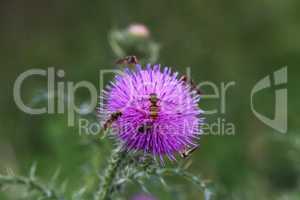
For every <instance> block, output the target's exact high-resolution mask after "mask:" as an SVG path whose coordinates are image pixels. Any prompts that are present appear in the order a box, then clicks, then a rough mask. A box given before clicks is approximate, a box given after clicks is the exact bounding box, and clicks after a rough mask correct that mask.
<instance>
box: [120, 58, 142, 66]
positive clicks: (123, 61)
mask: <svg viewBox="0 0 300 200" xmlns="http://www.w3.org/2000/svg"><path fill="white" fill-rule="evenodd" d="M138 63H139V60H138V59H137V57H136V56H126V57H125V58H121V59H119V60H117V61H116V64H118V65H136V64H138Z"/></svg>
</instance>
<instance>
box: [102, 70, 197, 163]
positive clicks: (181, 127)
mask: <svg viewBox="0 0 300 200" xmlns="http://www.w3.org/2000/svg"><path fill="white" fill-rule="evenodd" d="M103 99H104V101H105V102H104V104H103V105H104V106H103V109H102V111H101V113H102V114H104V122H106V125H107V124H108V123H109V125H110V126H111V128H112V130H113V133H115V135H116V136H117V138H119V140H120V141H121V143H122V144H123V147H124V148H125V149H126V150H128V151H129V150H142V151H144V152H145V153H151V154H153V155H154V156H155V157H156V156H159V157H160V159H161V160H163V156H164V155H167V156H168V158H169V159H171V160H175V156H174V154H175V153H178V152H181V151H184V150H186V149H188V148H193V147H196V146H197V144H196V143H195V140H197V139H198V137H199V135H200V133H201V129H200V128H199V126H200V125H201V123H202V119H201V118H200V117H199V115H200V114H201V113H202V110H201V109H199V107H198V102H199V100H200V97H199V95H197V93H196V92H195V91H193V90H192V89H191V86H190V85H189V84H187V83H186V82H184V81H183V80H182V79H180V78H178V73H172V72H171V69H170V68H168V67H165V68H164V69H163V70H162V71H161V70H160V65H155V66H153V67H151V65H148V66H147V67H146V69H142V68H141V66H140V65H137V66H136V69H135V70H129V69H126V70H125V73H123V74H122V75H117V76H116V77H115V81H114V82H112V83H111V84H110V85H109V86H108V87H107V91H105V92H104V95H103Z"/></svg>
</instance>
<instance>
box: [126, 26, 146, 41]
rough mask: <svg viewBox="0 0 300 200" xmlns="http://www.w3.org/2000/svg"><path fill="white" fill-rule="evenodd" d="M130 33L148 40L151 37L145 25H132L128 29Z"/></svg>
mask: <svg viewBox="0 0 300 200" xmlns="http://www.w3.org/2000/svg"><path fill="white" fill-rule="evenodd" d="M128 33H130V34H132V35H133V36H136V37H142V38H147V37H149V36H150V31H149V29H148V28H147V26H145V25H144V24H131V25H130V26H129V27H128Z"/></svg>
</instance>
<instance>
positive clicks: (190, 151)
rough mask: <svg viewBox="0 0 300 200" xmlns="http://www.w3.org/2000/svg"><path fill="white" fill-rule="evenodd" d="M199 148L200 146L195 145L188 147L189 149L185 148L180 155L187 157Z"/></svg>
mask: <svg viewBox="0 0 300 200" xmlns="http://www.w3.org/2000/svg"><path fill="white" fill-rule="evenodd" d="M197 149H198V146H197V147H193V148H191V149H187V150H184V151H183V152H181V153H180V157H181V158H187V157H189V156H190V155H191V154H192V153H193V152H194V151H196V150H197Z"/></svg>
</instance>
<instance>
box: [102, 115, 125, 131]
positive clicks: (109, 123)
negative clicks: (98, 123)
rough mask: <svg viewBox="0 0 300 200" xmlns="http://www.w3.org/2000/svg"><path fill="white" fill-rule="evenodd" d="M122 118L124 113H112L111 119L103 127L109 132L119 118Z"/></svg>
mask: <svg viewBox="0 0 300 200" xmlns="http://www.w3.org/2000/svg"><path fill="white" fill-rule="evenodd" d="M121 116H122V112H120V111H117V112H114V113H112V114H111V115H110V117H109V119H108V120H107V121H106V122H105V123H104V125H103V128H104V130H107V129H108V128H109V127H110V126H111V125H112V123H113V122H114V121H116V120H118V119H119V117H121Z"/></svg>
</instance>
